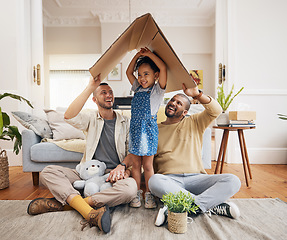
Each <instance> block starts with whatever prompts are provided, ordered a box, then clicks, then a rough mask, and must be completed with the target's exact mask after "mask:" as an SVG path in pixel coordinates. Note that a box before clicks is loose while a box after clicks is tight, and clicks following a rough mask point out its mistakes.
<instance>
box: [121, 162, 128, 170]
mask: <svg viewBox="0 0 287 240" xmlns="http://www.w3.org/2000/svg"><path fill="white" fill-rule="evenodd" d="M120 164H121V165H122V166H124V167H125V170H127V165H126V164H125V163H123V162H120Z"/></svg>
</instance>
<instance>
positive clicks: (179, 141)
mask: <svg viewBox="0 0 287 240" xmlns="http://www.w3.org/2000/svg"><path fill="white" fill-rule="evenodd" d="M183 90H184V93H185V94H186V95H187V96H190V97H193V99H197V100H198V101H199V102H200V103H201V104H202V105H203V106H204V108H205V110H204V111H203V112H201V113H198V114H194V115H191V116H190V117H186V114H187V112H188V110H189V107H190V101H189V98H188V97H187V96H186V95H184V94H177V95H175V96H174V97H173V98H172V99H171V100H170V101H169V102H168V103H167V105H166V108H165V114H166V116H167V118H166V120H165V121H164V122H162V123H160V124H158V129H159V137H158V139H159V140H158V149H157V154H156V155H155V158H154V172H155V173H156V174H154V175H153V176H152V177H151V178H150V180H149V186H150V190H151V193H152V194H153V195H155V196H157V197H159V198H161V197H162V196H163V195H164V194H166V193H170V192H172V193H176V192H179V191H182V192H190V193H191V194H192V196H193V197H194V199H195V204H196V205H198V206H199V212H203V213H204V212H207V211H211V212H212V213H215V214H218V215H223V216H228V217H231V218H237V217H239V215H240V211H239V209H238V207H237V206H236V205H235V204H233V203H225V201H226V200H227V199H228V198H230V197H231V196H233V195H234V194H235V193H236V192H238V190H239V189H240V186H241V183H240V180H239V179H238V177H236V176H235V175H232V174H218V175H208V174H206V171H205V170H204V167H203V164H202V161H201V151H202V137H203V133H204V131H205V129H206V128H207V127H208V126H209V125H210V123H211V122H212V121H213V120H214V119H216V118H217V116H218V115H219V114H220V113H221V112H222V109H221V107H220V105H219V104H218V102H216V101H215V100H214V99H212V98H211V97H209V96H207V95H204V94H203V93H202V92H201V91H199V90H198V88H197V87H194V88H186V87H185V85H184V84H183ZM166 210H167V208H166V207H164V208H162V209H160V210H159V213H158V216H157V218H156V222H155V224H156V225H157V226H160V225H162V224H163V223H164V222H165V219H166V213H167V211H166Z"/></svg>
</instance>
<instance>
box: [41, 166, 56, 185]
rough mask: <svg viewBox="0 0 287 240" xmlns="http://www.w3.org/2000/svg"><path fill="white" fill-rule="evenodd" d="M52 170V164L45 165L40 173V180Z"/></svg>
mask: <svg viewBox="0 0 287 240" xmlns="http://www.w3.org/2000/svg"><path fill="white" fill-rule="evenodd" d="M54 171H55V169H54V166H53V165H49V166H46V167H45V168H44V169H43V170H42V171H41V173H40V181H42V180H44V179H46V178H47V176H49V175H50V174H51V173H52V172H54Z"/></svg>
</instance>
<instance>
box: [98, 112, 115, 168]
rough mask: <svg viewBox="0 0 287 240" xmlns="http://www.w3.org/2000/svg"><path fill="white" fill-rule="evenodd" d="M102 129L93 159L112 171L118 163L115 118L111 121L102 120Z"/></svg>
mask: <svg viewBox="0 0 287 240" xmlns="http://www.w3.org/2000/svg"><path fill="white" fill-rule="evenodd" d="M104 121H105V123H104V127H103V130H102V133H101V136H100V140H99V143H98V146H97V149H96V151H95V154H94V157H93V159H97V160H100V161H102V162H104V163H105V164H106V166H107V168H108V169H114V168H115V167H116V166H117V165H118V164H119V163H120V160H119V157H118V154H117V149H116V143H115V124H116V118H114V119H112V120H106V119H104Z"/></svg>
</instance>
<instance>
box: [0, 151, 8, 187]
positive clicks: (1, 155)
mask: <svg viewBox="0 0 287 240" xmlns="http://www.w3.org/2000/svg"><path fill="white" fill-rule="evenodd" d="M7 187H9V167H8V157H7V154H6V151H5V150H2V151H1V149H0V189H4V188H7Z"/></svg>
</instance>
